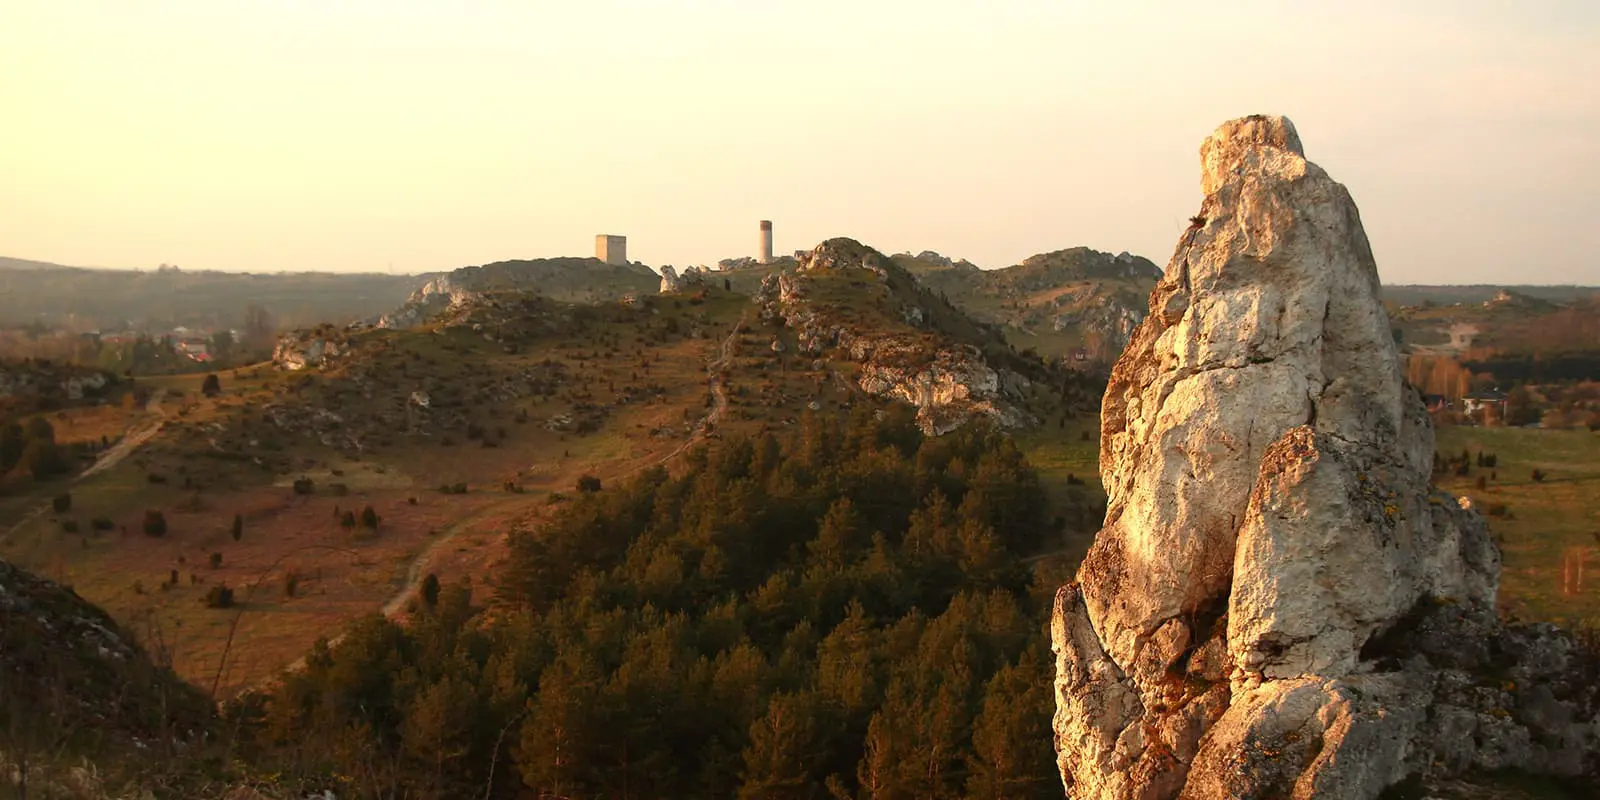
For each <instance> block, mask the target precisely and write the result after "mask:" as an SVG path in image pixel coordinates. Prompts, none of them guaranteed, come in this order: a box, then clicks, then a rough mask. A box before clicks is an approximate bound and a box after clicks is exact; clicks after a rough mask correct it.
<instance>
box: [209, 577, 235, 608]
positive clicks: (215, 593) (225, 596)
mask: <svg viewBox="0 0 1600 800" xmlns="http://www.w3.org/2000/svg"><path fill="white" fill-rule="evenodd" d="M205 603H206V608H233V590H232V589H229V588H228V585H227V584H226V583H219V584H217V585H216V586H213V587H211V589H210V591H207V592H206V599H205Z"/></svg>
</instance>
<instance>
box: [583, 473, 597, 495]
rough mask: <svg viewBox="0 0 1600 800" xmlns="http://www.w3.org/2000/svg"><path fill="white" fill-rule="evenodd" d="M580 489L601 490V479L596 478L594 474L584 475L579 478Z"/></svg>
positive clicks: (585, 490)
mask: <svg viewBox="0 0 1600 800" xmlns="http://www.w3.org/2000/svg"><path fill="white" fill-rule="evenodd" d="M578 491H579V492H598V491H600V479H599V478H596V477H595V476H593V475H584V476H583V477H581V478H579V479H578Z"/></svg>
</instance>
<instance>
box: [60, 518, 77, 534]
mask: <svg viewBox="0 0 1600 800" xmlns="http://www.w3.org/2000/svg"><path fill="white" fill-rule="evenodd" d="M61 531H62V532H63V533H77V532H78V521H77V520H75V519H64V520H61Z"/></svg>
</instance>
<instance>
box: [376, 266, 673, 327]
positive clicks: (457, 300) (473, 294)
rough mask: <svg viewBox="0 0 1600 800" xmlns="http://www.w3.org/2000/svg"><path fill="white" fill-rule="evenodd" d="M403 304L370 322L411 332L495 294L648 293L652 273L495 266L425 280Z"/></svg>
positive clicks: (577, 299) (595, 296)
mask: <svg viewBox="0 0 1600 800" xmlns="http://www.w3.org/2000/svg"><path fill="white" fill-rule="evenodd" d="M424 277H425V278H426V279H427V280H426V282H425V283H424V284H423V285H422V286H421V287H419V288H418V289H417V290H416V291H415V292H412V294H411V296H410V297H409V298H407V299H406V302H405V304H404V305H402V306H401V307H400V308H398V309H395V310H394V311H391V312H389V313H387V314H384V315H381V316H379V317H377V318H376V319H373V320H371V321H370V322H369V323H368V324H370V325H371V326H373V327H378V328H411V327H416V326H417V325H421V324H423V323H424V322H427V321H428V320H430V319H432V318H433V317H435V316H437V315H438V314H441V313H443V312H445V311H448V310H450V309H459V308H461V307H463V306H466V305H471V304H473V303H476V302H479V301H480V300H482V299H483V298H484V296H486V295H488V294H491V293H494V292H504V291H516V292H535V293H537V294H539V295H541V296H543V297H548V298H550V299H553V300H562V301H566V302H574V303H593V302H601V301H610V300H620V299H623V298H624V297H627V296H629V295H639V294H650V293H651V290H652V289H654V288H655V287H656V285H657V281H658V278H657V276H656V273H654V272H652V271H651V270H650V268H649V267H646V266H644V265H642V264H626V265H613V264H606V263H604V262H602V261H600V260H598V259H594V258H539V259H533V260H530V261H499V262H495V263H493V264H484V265H482V266H476V267H462V268H461V269H457V270H454V271H452V272H448V273H438V274H433V275H428V276H424Z"/></svg>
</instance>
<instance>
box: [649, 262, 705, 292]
mask: <svg viewBox="0 0 1600 800" xmlns="http://www.w3.org/2000/svg"><path fill="white" fill-rule="evenodd" d="M708 274H709V271H708V270H707V269H706V268H705V267H698V266H689V267H684V268H683V274H682V275H679V274H678V271H677V270H675V269H673V268H672V265H671V264H668V265H666V266H664V267H662V268H661V294H673V293H675V292H682V291H687V290H689V289H691V288H695V287H699V286H704V285H705V283H706V275H708Z"/></svg>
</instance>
